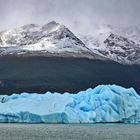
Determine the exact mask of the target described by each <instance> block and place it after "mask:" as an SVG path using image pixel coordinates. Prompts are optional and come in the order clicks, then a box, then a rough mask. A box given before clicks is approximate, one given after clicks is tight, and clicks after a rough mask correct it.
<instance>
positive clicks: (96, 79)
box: [0, 56, 140, 95]
mask: <svg viewBox="0 0 140 140" xmlns="http://www.w3.org/2000/svg"><path fill="white" fill-rule="evenodd" d="M99 84H117V85H120V86H124V87H134V88H135V89H136V90H137V91H138V92H139V93H140V66H136V65H131V66H125V65H121V64H118V63H115V62H112V61H101V60H90V59H84V58H65V59H64V58H61V57H38V56H32V57H16V56H1V57H0V94H1V95H2V94H12V93H21V92H31V93H33V92H37V93H38V92H39V93H45V92H46V91H52V92H55V91H57V92H61V93H63V92H66V91H68V92H75V93H76V92H78V91H80V90H85V89H87V88H89V87H94V86H96V85H99Z"/></svg>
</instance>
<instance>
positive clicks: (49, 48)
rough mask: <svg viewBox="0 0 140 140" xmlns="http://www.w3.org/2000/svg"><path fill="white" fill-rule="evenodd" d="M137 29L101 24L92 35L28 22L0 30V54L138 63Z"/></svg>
mask: <svg viewBox="0 0 140 140" xmlns="http://www.w3.org/2000/svg"><path fill="white" fill-rule="evenodd" d="M139 37H140V30H139V29H138V28H136V27H131V28H127V27H124V28H122V27H115V26H111V25H102V26H98V27H96V28H95V30H94V31H93V35H91V36H88V35H75V34H74V33H72V32H71V31H70V30H69V29H68V28H67V27H66V26H64V25H61V24H59V23H56V22H55V21H52V22H49V23H48V24H45V25H43V26H40V25H35V24H27V25H24V26H21V27H18V28H14V29H11V30H6V31H2V32H0V55H1V56H3V55H18V56H33V55H37V56H53V57H54V56H59V57H81V58H82V57H83V58H89V59H100V60H105V61H115V62H118V63H121V64H127V65H132V64H138V65H139V64H140V57H139V56H140V39H139Z"/></svg>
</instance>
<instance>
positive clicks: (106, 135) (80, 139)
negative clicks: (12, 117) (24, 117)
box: [0, 124, 140, 140]
mask: <svg viewBox="0 0 140 140" xmlns="http://www.w3.org/2000/svg"><path fill="white" fill-rule="evenodd" d="M104 139H105V140H140V125H130V124H0V140H104Z"/></svg>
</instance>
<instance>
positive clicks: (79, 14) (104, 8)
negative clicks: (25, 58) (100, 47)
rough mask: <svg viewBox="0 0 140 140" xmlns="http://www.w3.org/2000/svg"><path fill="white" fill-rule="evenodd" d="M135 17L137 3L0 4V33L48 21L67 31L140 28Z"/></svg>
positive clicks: (9, 0)
mask: <svg viewBox="0 0 140 140" xmlns="http://www.w3.org/2000/svg"><path fill="white" fill-rule="evenodd" d="M139 13H140V0H0V19H1V21H0V29H6V28H11V27H16V26H20V25H23V24H28V23H36V24H45V23H47V22H49V21H51V20H56V21H58V22H60V23H62V24H65V25H66V26H68V27H70V28H71V29H73V28H79V29H80V28H85V29H86V28H87V27H92V26H93V24H113V25H121V26H130V25H137V26H140V18H139V16H140V15H139ZM88 29H89V28H88Z"/></svg>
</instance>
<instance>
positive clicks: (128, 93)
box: [0, 85, 140, 123]
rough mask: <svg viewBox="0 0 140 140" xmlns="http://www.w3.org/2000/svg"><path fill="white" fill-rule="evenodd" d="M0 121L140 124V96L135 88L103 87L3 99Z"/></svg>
mask: <svg viewBox="0 0 140 140" xmlns="http://www.w3.org/2000/svg"><path fill="white" fill-rule="evenodd" d="M0 122H2V123H4V122H8V123H9V122H12V123H13V122H16V123H18V122H19V123H111V122H121V123H140V96H139V95H138V94H137V93H136V91H135V90H134V89H133V88H129V89H126V88H123V87H120V86H117V85H99V86H97V87H96V88H94V89H92V88H89V89H87V90H86V91H81V92H79V93H77V94H70V93H64V94H60V93H51V92H46V93H45V94H37V93H34V94H29V93H22V94H13V95H10V96H8V95H1V96H0Z"/></svg>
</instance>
